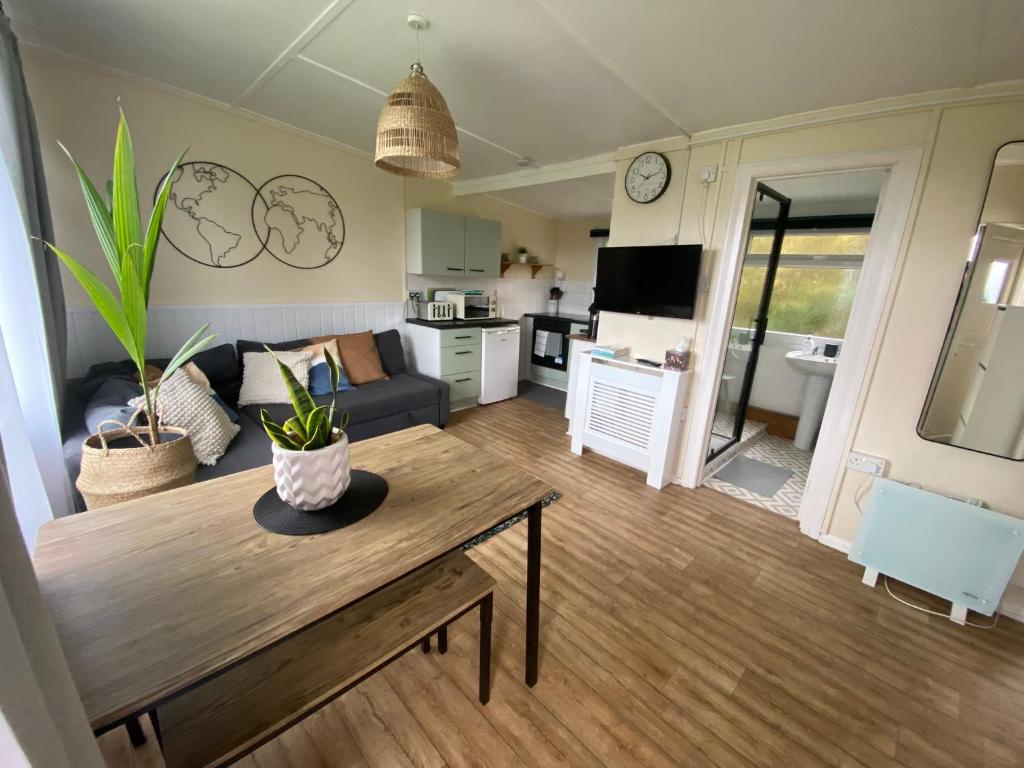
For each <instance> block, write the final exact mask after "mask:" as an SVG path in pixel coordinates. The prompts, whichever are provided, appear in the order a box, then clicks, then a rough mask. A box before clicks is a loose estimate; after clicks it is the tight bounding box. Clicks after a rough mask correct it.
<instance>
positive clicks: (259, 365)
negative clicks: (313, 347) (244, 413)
mask: <svg viewBox="0 0 1024 768" xmlns="http://www.w3.org/2000/svg"><path fill="white" fill-rule="evenodd" d="M274 355H277V359H278V360H280V361H281V362H282V363H284V364H285V365H287V366H288V367H289V368H291V369H292V373H293V374H295V378H296V379H298V380H299V383H300V384H301V385H302V386H304V387H305V386H308V385H309V360H310V354H309V352H302V351H295V352H275V353H274ZM274 355H271V354H270V353H269V352H246V353H245V354H244V355H242V388H241V390H240V391H239V393H238V404H239V405H258V404H260V403H290V402H291V398H290V397H288V385H287V384H285V383H284V379H283V378H282V377H281V371H280V369H279V368H278V367H277V362H276V361H275V360H274Z"/></svg>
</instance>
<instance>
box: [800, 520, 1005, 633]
mask: <svg viewBox="0 0 1024 768" xmlns="http://www.w3.org/2000/svg"><path fill="white" fill-rule="evenodd" d="M818 541H819V542H821V543H822V544H824V545H825V546H826V547H831V548H832V549H837V550H839V551H840V552H843V553H844V554H849V552H850V542H848V541H847V540H846V539H841V538H839V537H838V536H832V535H831V534H828V533H826V534H824V535H822V536H819V537H818ZM999 613H1001V614H1002V615H1003V616H1005V617H1006V618H1008V619H1013V620H1014V621H1019V622H1021V623H1024V586H1019V585H1017V584H1010V585H1008V586H1007V587H1006V592H1004V593H1003V599H1002V602H1000V603H999Z"/></svg>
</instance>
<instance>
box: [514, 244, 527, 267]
mask: <svg viewBox="0 0 1024 768" xmlns="http://www.w3.org/2000/svg"><path fill="white" fill-rule="evenodd" d="M516 253H517V254H518V256H519V263H520V264H525V263H526V262H527V261H528V260H529V258H530V252H529V251H528V250H526V249H525V248H523V247H522V246H520V248H519V250H517V251H516Z"/></svg>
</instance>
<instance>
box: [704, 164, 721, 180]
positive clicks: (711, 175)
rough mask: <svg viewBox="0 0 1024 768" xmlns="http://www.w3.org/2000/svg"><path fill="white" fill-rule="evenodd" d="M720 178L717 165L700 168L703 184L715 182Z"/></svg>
mask: <svg viewBox="0 0 1024 768" xmlns="http://www.w3.org/2000/svg"><path fill="white" fill-rule="evenodd" d="M717 178H718V166H717V165H705V166H704V167H703V168H701V169H700V180H701V183H702V184H714V183H715V180H716V179H717Z"/></svg>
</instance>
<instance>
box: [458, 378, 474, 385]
mask: <svg viewBox="0 0 1024 768" xmlns="http://www.w3.org/2000/svg"><path fill="white" fill-rule="evenodd" d="M472 380H473V378H472V377H469V378H465V379H456V380H455V383H456V384H461V383H462V382H464V381H472Z"/></svg>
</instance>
